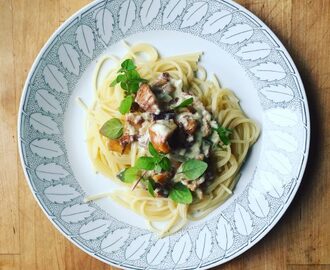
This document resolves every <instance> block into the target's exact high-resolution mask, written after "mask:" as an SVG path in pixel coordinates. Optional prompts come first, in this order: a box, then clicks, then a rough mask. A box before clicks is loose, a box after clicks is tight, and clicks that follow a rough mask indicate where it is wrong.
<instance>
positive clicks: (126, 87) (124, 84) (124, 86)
mask: <svg viewBox="0 0 330 270" xmlns="http://www.w3.org/2000/svg"><path fill="white" fill-rule="evenodd" d="M120 87H121V88H123V89H124V90H128V85H127V82H126V81H124V82H121V83H120Z"/></svg>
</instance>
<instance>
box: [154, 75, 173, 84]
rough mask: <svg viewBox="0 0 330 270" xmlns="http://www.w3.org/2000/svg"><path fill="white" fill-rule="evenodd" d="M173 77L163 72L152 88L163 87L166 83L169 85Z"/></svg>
mask: <svg viewBox="0 0 330 270" xmlns="http://www.w3.org/2000/svg"><path fill="white" fill-rule="evenodd" d="M170 79H171V77H170V74H169V73H167V72H163V73H161V74H160V75H159V76H158V78H157V80H156V81H154V83H153V84H152V87H161V86H163V85H165V84H166V83H168V82H169V81H170Z"/></svg>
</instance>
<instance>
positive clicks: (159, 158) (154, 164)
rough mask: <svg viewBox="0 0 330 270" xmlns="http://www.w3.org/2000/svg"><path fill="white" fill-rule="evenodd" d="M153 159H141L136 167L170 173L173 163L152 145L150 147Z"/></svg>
mask: <svg viewBox="0 0 330 270" xmlns="http://www.w3.org/2000/svg"><path fill="white" fill-rule="evenodd" d="M148 149H149V153H150V154H151V155H152V156H151V157H140V158H138V160H137V161H136V164H135V167H136V168H139V169H142V170H147V171H151V170H156V171H162V170H163V171H169V170H171V161H170V160H169V158H168V157H166V156H165V155H163V154H161V153H158V152H157V150H156V149H155V148H154V146H153V145H152V143H149V145H148Z"/></svg>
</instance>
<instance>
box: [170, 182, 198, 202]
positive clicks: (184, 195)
mask: <svg viewBox="0 0 330 270" xmlns="http://www.w3.org/2000/svg"><path fill="white" fill-rule="evenodd" d="M169 197H170V198H171V199H172V200H173V201H175V202H177V203H182V204H190V203H192V200H193V197H192V194H191V191H190V190H189V188H187V187H186V186H185V185H184V184H182V183H181V182H179V183H176V184H175V185H174V186H173V187H172V188H171V190H170V194H169Z"/></svg>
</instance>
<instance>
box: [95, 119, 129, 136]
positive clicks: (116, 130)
mask: <svg viewBox="0 0 330 270" xmlns="http://www.w3.org/2000/svg"><path fill="white" fill-rule="evenodd" d="M123 130H124V127H123V124H122V123H121V121H120V120H119V119H118V118H112V119H110V120H108V121H107V122H105V123H104V125H103V126H102V127H101V129H100V133H101V134H102V135H103V136H105V137H107V138H109V139H118V138H120V137H121V136H122V135H123Z"/></svg>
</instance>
